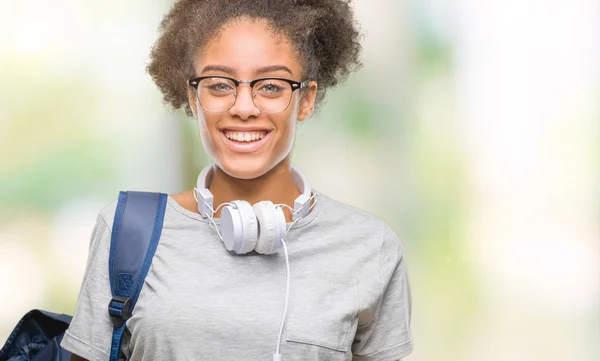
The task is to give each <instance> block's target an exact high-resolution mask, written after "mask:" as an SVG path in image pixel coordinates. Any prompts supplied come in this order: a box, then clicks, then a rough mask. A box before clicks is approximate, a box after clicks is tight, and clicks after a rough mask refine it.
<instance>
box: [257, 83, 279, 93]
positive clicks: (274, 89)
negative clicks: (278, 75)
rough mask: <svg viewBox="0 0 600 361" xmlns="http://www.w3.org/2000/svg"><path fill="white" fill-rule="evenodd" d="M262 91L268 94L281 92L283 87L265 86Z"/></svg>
mask: <svg viewBox="0 0 600 361" xmlns="http://www.w3.org/2000/svg"><path fill="white" fill-rule="evenodd" d="M259 90H260V91H264V92H268V93H273V92H279V91H281V87H279V86H277V85H275V84H264V85H263V86H262V88H260V89H259Z"/></svg>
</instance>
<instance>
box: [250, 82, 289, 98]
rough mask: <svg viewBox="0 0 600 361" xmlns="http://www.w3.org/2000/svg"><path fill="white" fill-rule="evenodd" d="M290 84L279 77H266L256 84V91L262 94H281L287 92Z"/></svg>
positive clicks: (271, 95) (272, 95) (270, 95)
mask: <svg viewBox="0 0 600 361" xmlns="http://www.w3.org/2000/svg"><path fill="white" fill-rule="evenodd" d="M288 88H290V85H289V84H288V83H287V82H285V81H282V80H279V79H265V80H263V81H261V82H260V83H258V84H256V92H257V93H258V94H260V95H262V96H269V97H274V96H281V95H282V94H284V93H286V91H287V90H288Z"/></svg>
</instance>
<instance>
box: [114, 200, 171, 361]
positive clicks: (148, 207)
mask: <svg viewBox="0 0 600 361" xmlns="http://www.w3.org/2000/svg"><path fill="white" fill-rule="evenodd" d="M166 205H167V195H166V194H163V193H147V192H120V193H119V202H118V204H117V211H116V213H115V219H114V222H113V229H112V235H111V242H110V256H109V261H108V271H109V278H110V289H111V291H112V296H113V297H112V299H111V300H110V303H109V304H108V313H109V315H110V317H111V319H112V322H113V326H114V329H113V337H112V344H111V347H110V361H118V359H119V352H120V350H121V340H122V339H123V333H124V332H125V326H126V322H127V320H128V319H129V318H130V317H131V314H132V311H133V309H134V307H135V304H136V302H137V299H138V297H139V295H140V291H141V289H142V286H143V285H144V279H145V278H146V275H147V274H148V270H149V269H150V264H151V263H152V257H154V253H155V252H156V248H157V246H158V241H159V239H160V234H161V231H162V226H163V218H164V215H165V208H166ZM144 250H146V251H145V252H144Z"/></svg>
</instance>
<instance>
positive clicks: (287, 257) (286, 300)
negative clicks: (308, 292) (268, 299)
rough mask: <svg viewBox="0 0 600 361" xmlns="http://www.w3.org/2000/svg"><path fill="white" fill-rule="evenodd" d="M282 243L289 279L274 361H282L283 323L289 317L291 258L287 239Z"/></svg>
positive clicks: (282, 240) (287, 280)
mask: <svg viewBox="0 0 600 361" xmlns="http://www.w3.org/2000/svg"><path fill="white" fill-rule="evenodd" d="M281 244H282V245H283V252H284V253H285V266H286V268H287V279H286V286H285V308H284V309H283V318H282V319H281V327H280V328H279V338H278V339H277V350H276V351H275V353H274V354H273V361H281V354H280V353H279V350H280V346H281V336H282V334H283V325H284V324H285V319H286V317H287V309H288V302H289V299H290V259H289V255H288V251H287V246H286V244H285V240H284V239H283V238H281Z"/></svg>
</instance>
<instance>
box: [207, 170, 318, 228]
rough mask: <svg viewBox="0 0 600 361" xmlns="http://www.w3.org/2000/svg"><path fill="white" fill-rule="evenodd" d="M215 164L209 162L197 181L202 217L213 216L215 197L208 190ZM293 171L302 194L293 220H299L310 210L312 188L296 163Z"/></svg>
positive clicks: (297, 201) (295, 206)
mask: <svg viewBox="0 0 600 361" xmlns="http://www.w3.org/2000/svg"><path fill="white" fill-rule="evenodd" d="M213 167H214V164H209V165H207V166H206V167H204V169H202V172H200V174H199V175H198V181H197V183H196V190H195V192H196V196H197V198H198V212H200V214H201V215H202V217H204V218H207V217H209V216H212V211H211V209H214V207H213V200H214V197H213V195H212V193H211V192H210V191H209V190H208V185H210V182H212V178H213V172H214V168H213ZM291 171H292V179H293V180H294V183H295V184H296V187H297V188H298V190H300V192H302V194H300V196H298V198H296V199H295V200H294V213H293V218H292V220H294V221H295V220H297V219H299V218H303V217H305V216H307V215H308V212H309V210H310V207H309V204H310V197H311V191H312V188H311V187H310V183H309V182H308V178H306V176H305V175H304V173H303V172H302V171H301V170H300V169H299V168H298V167H296V166H295V165H293V164H292V166H291Z"/></svg>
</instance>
